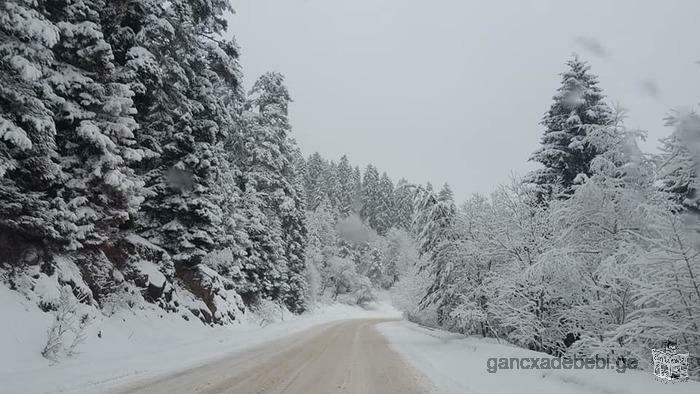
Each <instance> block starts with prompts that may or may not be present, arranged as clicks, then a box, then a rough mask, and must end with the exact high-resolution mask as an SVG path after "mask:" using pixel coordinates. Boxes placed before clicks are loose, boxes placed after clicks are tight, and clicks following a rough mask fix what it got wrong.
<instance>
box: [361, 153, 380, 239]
mask: <svg viewBox="0 0 700 394" xmlns="http://www.w3.org/2000/svg"><path fill="white" fill-rule="evenodd" d="M379 193H380V185H379V172H378V171H377V168H376V167H375V166H373V165H371V164H369V165H368V166H367V168H366V169H365V174H364V178H363V180H362V209H361V210H360V216H361V217H362V219H364V220H366V221H367V223H369V225H370V227H372V228H373V229H375V230H376V229H377V226H378V224H379V223H378V221H377V217H378V213H379V209H380V194H379Z"/></svg>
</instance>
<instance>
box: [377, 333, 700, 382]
mask: <svg viewBox="0 0 700 394" xmlns="http://www.w3.org/2000/svg"><path fill="white" fill-rule="evenodd" d="M377 327H378V329H379V331H380V332H381V333H382V334H384V336H386V337H387V339H388V340H389V342H390V343H391V345H392V347H393V348H394V349H395V350H397V351H398V352H399V353H400V354H401V355H403V356H404V357H405V358H406V359H407V360H408V361H409V362H411V363H412V364H413V365H414V366H415V367H416V368H417V369H418V370H420V371H421V372H423V373H424V374H425V375H426V376H427V377H428V378H429V379H431V380H432V382H433V384H434V385H435V388H436V390H437V391H438V392H440V393H517V394H523V393H538V394H550V393H551V394H562V393H577V394H578V393H580V394H593V393H595V394H613V393H615V394H618V393H619V394H640V393H650V394H651V393H654V394H658V393H677V394H681V393H683V394H685V393H687V394H690V393H693V394H697V393H700V383H697V382H686V383H677V384H663V383H660V382H657V381H655V380H654V376H653V375H652V374H651V373H649V372H647V371H627V372H625V373H617V372H615V371H614V370H612V371H608V370H595V369H592V370H586V369H584V370H498V371H497V372H496V373H488V371H487V369H486V363H487V360H488V359H489V358H493V357H496V358H500V357H508V358H510V357H548V355H546V354H543V353H537V352H533V351H530V350H526V349H521V348H518V347H514V346H510V345H505V344H498V343H495V341H493V340H491V339H482V338H474V337H465V336H462V335H458V334H453V333H448V332H445V331H440V330H433V329H429V328H425V327H421V326H418V325H416V324H413V323H410V322H407V321H401V322H388V323H382V324H379V325H377Z"/></svg>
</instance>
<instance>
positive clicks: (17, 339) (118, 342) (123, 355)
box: [0, 286, 398, 394]
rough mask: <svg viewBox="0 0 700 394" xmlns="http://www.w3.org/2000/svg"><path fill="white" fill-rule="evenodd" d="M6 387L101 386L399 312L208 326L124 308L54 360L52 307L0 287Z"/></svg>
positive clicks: (337, 309)
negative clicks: (47, 354)
mask: <svg viewBox="0 0 700 394" xmlns="http://www.w3.org/2000/svg"><path fill="white" fill-rule="evenodd" d="M0 316H2V324H1V326H2V335H0V349H2V351H0V382H2V384H1V385H0V393H23V394H28V393H53V392H103V391H104V390H105V389H107V388H109V387H113V386H116V385H120V384H124V383H125V382H127V381H129V380H130V379H136V378H144V377H150V376H155V375H159V374H164V373H168V372H172V371H173V370H178V369H182V368H187V367H191V366H194V365H197V364H199V363H203V362H206V361H207V360H211V359H212V358H216V357H218V356H221V355H224V354H227V353H231V352H236V351H240V350H243V349H246V348H249V347H251V346H256V345H259V344H262V343H264V342H267V341H269V340H272V339H275V338H279V337H282V336H285V335H289V334H292V333H294V332H298V331H301V330H304V329H307V328H309V327H311V326H314V325H318V324H323V323H325V322H330V321H334V320H341V319H351V318H367V317H397V316H398V314H397V312H396V311H395V310H394V309H392V308H391V307H390V306H388V305H386V304H376V305H374V309H372V310H363V309H361V308H359V307H351V306H347V305H337V304H336V305H327V306H319V307H317V308H316V309H315V310H314V311H312V312H311V313H307V314H303V315H300V316H298V315H292V314H284V315H282V316H280V317H279V318H280V321H277V322H275V323H272V324H267V325H265V326H264V327H261V325H260V324H259V319H258V318H257V317H255V316H252V315H250V314H249V315H248V319H247V320H246V321H243V322H241V323H240V324H231V325H227V326H216V327H211V326H205V325H203V324H202V323H201V322H200V321H199V320H197V319H191V320H190V321H185V320H184V319H183V318H182V317H181V316H180V315H178V314H173V313H170V314H169V313H165V312H163V311H162V310H160V309H158V308H156V307H153V309H150V310H148V309H145V310H138V311H136V312H133V311H129V310H122V311H120V312H118V313H116V314H114V315H113V316H111V317H98V318H96V319H95V321H94V322H93V323H92V324H91V325H90V326H89V328H88V331H87V340H86V342H85V343H84V344H83V345H82V346H81V347H80V348H79V349H78V351H79V352H80V354H78V355H76V356H74V357H73V358H65V359H62V360H61V361H60V363H58V364H55V365H51V364H50V362H49V361H48V360H46V359H45V358H43V357H42V356H41V354H40V352H41V350H42V347H43V346H44V344H45V343H46V335H47V329H48V327H49V326H50V324H51V319H52V314H50V313H45V312H42V311H41V310H39V309H38V308H37V307H36V304H35V303H33V302H31V301H27V300H26V299H24V298H23V297H22V296H21V295H20V294H19V293H17V292H15V291H12V290H9V289H8V288H6V287H5V286H0Z"/></svg>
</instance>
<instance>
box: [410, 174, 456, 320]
mask: <svg viewBox="0 0 700 394" xmlns="http://www.w3.org/2000/svg"><path fill="white" fill-rule="evenodd" d="M422 194H423V195H422V196H421V202H420V204H419V211H418V218H417V223H419V226H420V227H419V233H418V237H417V238H418V242H419V246H418V252H419V254H420V255H425V256H427V258H428V265H427V267H423V268H422V269H427V270H428V272H430V276H431V285H430V286H429V288H428V290H427V293H426V294H425V296H424V297H423V299H422V300H421V306H422V307H427V306H428V305H434V304H436V305H437V306H438V323H439V324H442V323H443V321H444V320H445V319H446V317H447V315H446V313H447V311H448V307H449V306H450V305H451V304H452V303H453V302H454V301H455V300H454V299H453V298H452V294H451V293H450V288H449V287H448V285H449V284H450V281H451V274H452V269H451V267H452V266H454V264H455V262H454V258H455V253H454V252H455V250H456V247H455V245H458V244H459V236H458V235H457V228H456V222H457V207H456V206H455V203H454V199H453V196H452V190H451V189H450V187H449V185H447V184H445V185H444V186H443V188H442V189H441V190H440V192H438V193H437V194H434V193H432V192H431V191H429V190H423V191H422Z"/></svg>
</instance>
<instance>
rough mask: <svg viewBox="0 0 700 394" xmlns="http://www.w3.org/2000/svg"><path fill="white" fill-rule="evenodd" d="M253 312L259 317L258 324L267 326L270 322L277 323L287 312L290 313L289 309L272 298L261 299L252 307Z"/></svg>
mask: <svg viewBox="0 0 700 394" xmlns="http://www.w3.org/2000/svg"><path fill="white" fill-rule="evenodd" d="M251 310H252V312H253V314H254V315H255V316H256V317H257V318H258V324H259V325H260V326H261V327H265V326H267V325H268V324H271V323H276V322H279V321H283V320H284V316H285V314H288V313H289V311H287V309H286V308H285V307H284V306H282V305H280V304H278V303H276V302H274V301H270V300H264V299H263V300H259V301H258V302H257V303H256V304H255V305H254V306H253V307H252V308H251Z"/></svg>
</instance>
